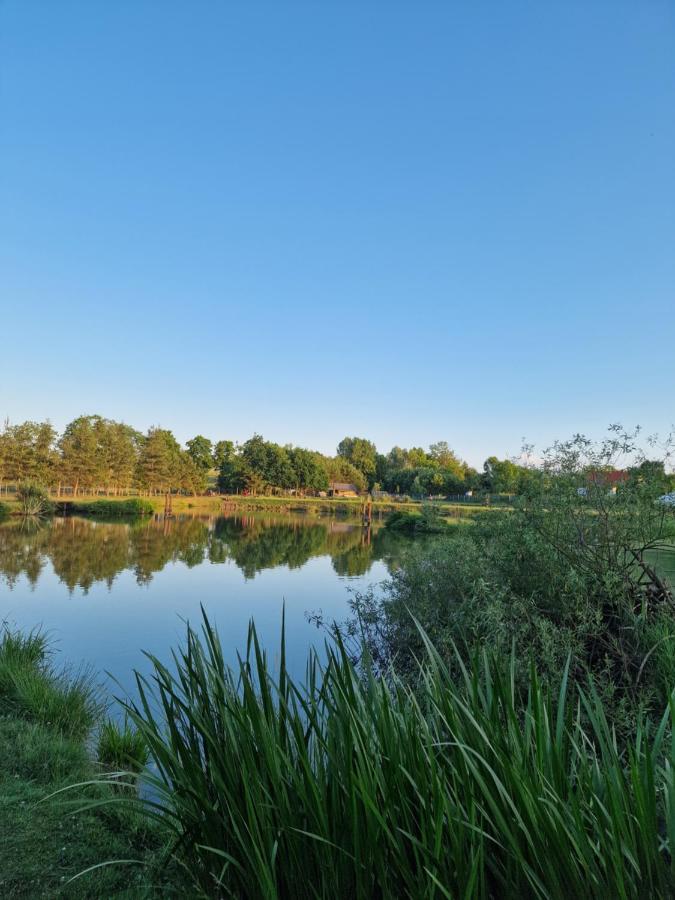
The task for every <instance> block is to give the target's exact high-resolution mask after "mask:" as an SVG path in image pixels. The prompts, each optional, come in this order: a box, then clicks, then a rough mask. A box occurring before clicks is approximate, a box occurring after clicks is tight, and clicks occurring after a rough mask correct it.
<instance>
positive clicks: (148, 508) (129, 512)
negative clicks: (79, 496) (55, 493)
mask: <svg viewBox="0 0 675 900" xmlns="http://www.w3.org/2000/svg"><path fill="white" fill-rule="evenodd" d="M62 508H63V509H64V511H67V512H69V513H73V514H75V515H78V516H101V517H102V518H108V519H110V518H117V517H119V516H151V515H152V514H153V513H154V511H155V508H154V506H153V505H152V503H150V501H149V500H143V499H141V498H140V497H129V498H127V499H126V500H89V501H86V502H84V501H71V502H69V503H68V504H63V505H62Z"/></svg>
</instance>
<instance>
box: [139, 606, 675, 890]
mask: <svg viewBox="0 0 675 900" xmlns="http://www.w3.org/2000/svg"><path fill="white" fill-rule="evenodd" d="M420 636H421V640H422V642H423V645H424V661H423V663H422V664H421V666H420V670H419V677H418V679H417V683H416V686H415V687H412V686H410V685H409V684H408V683H406V682H404V681H402V680H401V679H400V678H399V677H398V676H397V675H395V674H394V673H391V672H390V673H388V677H387V678H384V679H375V678H373V677H372V676H369V675H368V673H367V672H365V673H364V672H360V671H358V670H357V669H355V668H354V666H353V665H352V663H351V662H350V660H349V658H348V655H347V653H346V651H345V648H344V646H342V645H341V644H340V643H339V642H338V644H337V646H329V647H327V649H326V662H325V664H324V665H321V664H320V662H319V659H318V657H317V655H316V654H312V655H311V657H310V660H309V665H308V670H307V677H306V679H305V681H304V682H303V684H302V685H301V684H296V683H294V682H293V681H292V680H291V679H290V677H289V675H288V672H287V670H286V668H285V651H284V641H283V635H282V646H281V656H280V660H281V662H280V667H279V671H278V674H277V675H276V677H275V675H274V673H273V672H272V671H271V669H270V667H269V665H268V663H267V659H266V657H265V655H264V654H263V653H262V651H261V649H260V647H259V644H258V640H257V637H256V634H255V630H253V629H252V630H251V631H250V634H249V643H248V650H247V654H246V657H245V658H244V659H243V660H241V661H240V664H239V666H238V668H237V670H236V671H232V670H231V669H229V668H228V667H227V666H226V664H225V662H224V657H223V651H222V648H221V645H220V642H219V639H218V636H217V634H216V633H215V632H214V630H213V629H212V628H211V626H210V625H209V623H208V621H207V620H206V618H204V625H203V631H202V637H201V639H200V638H199V636H198V635H197V634H196V633H195V632H194V631H193V630H192V629H188V634H187V646H186V647H185V648H184V649H182V650H180V651H179V652H177V653H175V655H174V665H173V666H172V668H171V669H169V668H167V667H165V666H164V665H162V664H161V663H160V662H159V660H157V659H155V658H154V657H149V658H150V660H151V662H152V665H153V669H154V671H153V676H152V679H150V680H146V679H144V678H142V677H141V676H139V675H137V681H138V688H139V693H140V701H139V703H138V704H135V703H128V704H126V709H127V711H128V714H129V716H130V717H131V719H132V720H133V721H134V723H135V725H136V727H137V728H138V729H139V731H140V732H141V733H142V734H143V736H144V737H145V739H146V741H147V743H148V746H149V748H150V753H151V757H152V759H153V761H154V763H155V766H156V771H157V774H156V775H155V776H150V778H149V780H150V790H151V791H152V793H153V797H154V798H155V802H156V803H157V805H158V807H159V809H158V811H157V813H156V815H157V816H158V817H159V818H160V819H161V821H163V822H164V823H165V824H166V825H167V826H168V827H170V828H172V829H173V830H174V831H175V837H176V841H175V847H176V853H177V854H178V855H179V857H180V861H181V862H182V863H183V865H184V866H185V867H186V870H187V871H188V873H189V874H190V876H191V877H192V880H193V884H194V888H193V889H194V892H195V894H196V893H199V894H200V895H201V894H203V895H205V896H209V897H221V896H236V897H247V898H251V900H256V898H269V897H303V898H304V897H328V896H334V897H363V898H366V897H367V898H369V897H382V898H386V897H403V896H405V897H415V898H417V897H419V898H432V897H460V896H461V897H476V898H488V897H497V896H499V897H507V898H509V897H511V898H516V897H518V898H520V897H537V898H538V897H541V898H543V897H546V898H560V900H563V898H565V900H566V898H568V897H582V896H583V897H589V898H605V897H610V896H612V897H614V896H616V897H619V896H621V897H636V896H658V897H667V896H671V895H672V891H673V890H674V889H675V879H674V876H673V872H672V869H671V853H670V847H671V846H672V842H673V840H674V839H675V820H674V818H673V816H672V810H673V808H674V806H673V804H674V803H675V785H674V783H673V777H672V771H673V765H674V764H675V747H671V746H670V745H669V743H668V741H666V740H665V735H666V733H667V730H668V728H669V727H672V723H671V721H670V716H669V714H666V715H665V716H664V718H663V719H662V720H661V722H660V725H659V727H658V729H657V730H655V731H654V732H651V731H650V730H649V728H648V727H646V726H644V725H643V724H642V723H641V722H639V723H638V726H637V737H636V739H635V741H634V742H633V743H632V745H630V746H629V747H628V749H627V751H626V756H625V757H622V755H621V754H620V753H619V751H618V749H617V745H616V743H615V741H614V739H613V737H612V732H611V727H610V725H609V723H608V721H607V719H606V716H605V712H604V709H603V705H602V702H601V700H600V698H599V697H598V695H597V694H596V693H595V692H594V689H593V686H592V685H591V686H590V687H589V688H588V689H587V690H582V689H581V688H574V689H571V690H572V695H571V697H570V698H569V702H568V700H567V692H568V677H567V672H566V671H563V675H562V679H561V686H560V691H559V694H558V695H557V697H556V698H554V697H553V696H552V695H551V693H550V691H549V690H548V688H547V687H546V686H544V685H543V684H542V682H541V681H540V680H539V678H538V677H537V675H536V674H535V672H534V670H532V671H531V672H530V675H529V682H528V689H527V698H526V703H525V706H522V705H521V704H520V700H519V696H518V693H517V690H516V687H515V684H514V679H513V675H512V670H509V669H508V668H507V669H506V671H505V670H504V667H503V665H502V664H500V662H499V661H498V660H497V659H496V658H495V657H494V656H492V655H490V654H484V655H483V656H482V657H480V658H478V657H476V658H474V659H473V661H472V666H470V667H469V668H465V667H464V666H463V665H462V663H461V660H458V672H459V680H458V679H457V678H456V677H455V676H454V675H453V673H452V672H451V671H450V669H449V668H448V667H447V666H446V665H445V663H444V662H443V660H442V658H441V656H440V655H439V654H438V653H437V652H436V651H435V650H434V649H433V647H432V646H431V644H430V643H429V642H428V640H427V639H426V638H425V636H424V635H423V634H421V635H420ZM514 662H515V661H514V659H513V658H512V660H511V666H512V667H513V665H514ZM579 710H583V711H584V715H583V716H582V715H581V713H580V712H579ZM586 727H588V732H587V731H586V730H585V728H586ZM664 760H665V762H663V761H664ZM662 762H663V765H662Z"/></svg>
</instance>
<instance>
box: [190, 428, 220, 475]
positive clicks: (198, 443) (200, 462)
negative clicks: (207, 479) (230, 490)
mask: <svg viewBox="0 0 675 900" xmlns="http://www.w3.org/2000/svg"><path fill="white" fill-rule="evenodd" d="M186 446H187V452H188V453H189V455H190V457H191V459H192V461H193V462H194V464H195V465H196V466H197V468H199V469H201V471H202V472H203V473H206V472H208V471H209V470H210V469H211V468H212V467H213V465H214V459H213V444H212V443H211V441H210V440H209V439H208V438H205V437H204V436H203V435H201V434H198V435H197V436H196V437H193V438H192V439H191V440H189V441H188V442H187V444H186Z"/></svg>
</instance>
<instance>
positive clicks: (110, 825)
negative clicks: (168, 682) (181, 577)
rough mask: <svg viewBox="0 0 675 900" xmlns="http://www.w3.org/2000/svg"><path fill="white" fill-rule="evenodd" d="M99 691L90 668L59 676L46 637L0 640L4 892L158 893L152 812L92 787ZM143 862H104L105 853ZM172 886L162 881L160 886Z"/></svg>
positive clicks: (96, 771) (0, 869) (158, 853)
mask: <svg viewBox="0 0 675 900" xmlns="http://www.w3.org/2000/svg"><path fill="white" fill-rule="evenodd" d="M101 714H102V704H101V701H100V695H99V692H98V691H97V690H96V688H95V686H94V685H93V683H92V680H91V677H90V676H88V675H87V674H86V673H80V674H79V675H73V674H70V675H69V674H67V673H63V672H57V671H56V670H54V668H53V667H52V665H51V661H50V654H49V651H48V647H47V644H46V641H45V638H44V636H43V635H40V634H32V635H28V636H21V635H18V634H13V633H11V632H9V631H7V630H5V631H4V632H3V633H2V637H1V638H0V896H2V897H3V898H5V897H7V898H13V897H26V898H37V897H45V898H47V897H50V898H51V897H60V896H63V897H68V898H79V897H83V898H84V897H102V898H103V897H105V898H108V897H113V896H128V897H154V896H156V897H160V896H163V895H164V891H163V888H162V883H163V882H162V877H160V875H159V869H158V866H159V863H160V861H161V859H162V850H163V846H164V844H163V840H162V838H161V837H160V831H159V830H158V828H157V827H156V825H154V823H152V822H151V821H150V820H148V818H147V817H146V816H144V815H142V814H141V813H140V812H139V811H137V810H132V809H130V808H129V807H128V806H123V805H119V804H110V805H104V806H99V807H97V808H91V809H88V810H86V811H82V808H83V807H87V806H91V805H92V804H94V803H96V802H99V801H102V800H109V799H110V798H111V792H112V790H113V788H112V787H111V786H109V785H100V784H93V785H92V784H89V785H88V786H82V787H79V788H76V789H74V790H69V791H68V792H66V793H59V794H55V792H57V791H60V790H62V789H63V788H66V787H68V786H72V785H73V784H82V783H85V782H91V781H92V779H96V778H98V777H100V775H101V773H102V771H103V766H102V765H101V764H99V763H98V761H97V760H96V759H95V757H94V755H93V752H92V751H90V750H89V749H88V747H89V743H90V742H89V738H90V736H91V735H92V733H93V730H94V729H96V727H97V726H98V724H99V721H100V717H101ZM111 858H114V859H126V860H132V859H133V860H137V861H138V862H140V863H142V865H129V864H127V865H121V866H115V867H104V868H100V869H97V870H96V871H94V872H91V873H89V874H86V875H83V876H82V877H81V878H78V879H77V880H76V881H73V882H70V879H72V878H74V876H76V875H78V874H79V873H81V872H84V871H85V870H86V869H88V868H90V867H91V866H96V865H98V864H99V863H101V862H104V861H105V860H108V859H111ZM165 887H166V882H164V888H165Z"/></svg>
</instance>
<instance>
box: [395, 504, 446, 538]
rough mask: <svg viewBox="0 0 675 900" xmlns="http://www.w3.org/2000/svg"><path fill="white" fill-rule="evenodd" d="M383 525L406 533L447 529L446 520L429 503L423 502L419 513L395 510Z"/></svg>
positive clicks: (425, 532) (439, 532)
mask: <svg viewBox="0 0 675 900" xmlns="http://www.w3.org/2000/svg"><path fill="white" fill-rule="evenodd" d="M385 527H386V528H390V529H392V530H394V531H404V532H406V533H408V534H443V533H445V532H447V530H448V524H447V522H446V521H445V520H444V519H443V518H442V517H441V515H440V513H439V511H438V509H437V508H436V507H435V506H432V505H431V504H430V503H425V504H424V505H423V506H422V510H421V512H420V513H419V514H418V513H409V512H402V511H400V510H395V511H394V512H393V513H391V515H390V516H389V517H388V518H387V521H386V523H385Z"/></svg>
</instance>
